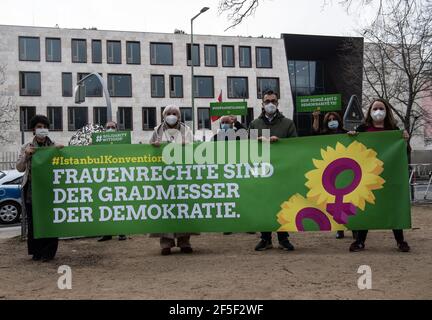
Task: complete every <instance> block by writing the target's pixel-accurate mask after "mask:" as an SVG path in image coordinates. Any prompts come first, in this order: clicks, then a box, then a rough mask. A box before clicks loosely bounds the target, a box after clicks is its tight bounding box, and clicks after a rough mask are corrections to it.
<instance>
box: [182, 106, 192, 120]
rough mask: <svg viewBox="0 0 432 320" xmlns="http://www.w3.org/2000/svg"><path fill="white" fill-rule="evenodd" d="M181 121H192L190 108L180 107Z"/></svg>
mask: <svg viewBox="0 0 432 320" xmlns="http://www.w3.org/2000/svg"><path fill="white" fill-rule="evenodd" d="M180 113H181V118H182V122H184V123H186V122H191V121H192V108H180Z"/></svg>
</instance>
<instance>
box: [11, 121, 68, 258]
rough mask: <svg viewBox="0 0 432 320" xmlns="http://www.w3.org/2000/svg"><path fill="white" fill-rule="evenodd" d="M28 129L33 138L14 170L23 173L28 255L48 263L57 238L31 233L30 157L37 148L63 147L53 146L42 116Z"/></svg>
mask: <svg viewBox="0 0 432 320" xmlns="http://www.w3.org/2000/svg"><path fill="white" fill-rule="evenodd" d="M30 128H31V129H32V130H33V135H34V138H33V140H32V141H31V142H29V143H27V144H25V145H24V146H23V147H22V148H21V152H20V155H19V157H18V161H17V163H16V169H17V170H18V171H19V172H24V177H23V182H22V199H23V203H24V206H25V211H26V217H27V248H28V254H29V255H32V259H33V260H34V261H39V260H42V261H43V262H48V261H50V260H53V259H54V257H55V255H56V253H57V248H58V238H43V239H35V238H34V233H33V208H32V175H31V167H32V164H31V162H32V156H33V154H34V153H35V152H36V151H37V149H38V148H42V147H53V146H54V147H57V148H63V145H59V144H55V143H54V141H52V140H51V139H50V138H49V137H48V135H49V130H48V128H49V120H48V118H47V117H45V116H43V115H36V116H34V117H33V118H32V119H31V120H30Z"/></svg>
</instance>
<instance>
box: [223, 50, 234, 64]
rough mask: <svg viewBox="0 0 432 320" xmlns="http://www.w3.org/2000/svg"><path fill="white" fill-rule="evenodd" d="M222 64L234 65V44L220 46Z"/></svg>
mask: <svg viewBox="0 0 432 320" xmlns="http://www.w3.org/2000/svg"><path fill="white" fill-rule="evenodd" d="M222 66H223V67H235V63H234V46H222Z"/></svg>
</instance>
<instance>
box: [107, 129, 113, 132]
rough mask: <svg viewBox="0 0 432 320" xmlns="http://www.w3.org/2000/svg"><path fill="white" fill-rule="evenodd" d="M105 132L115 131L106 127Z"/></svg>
mask: <svg viewBox="0 0 432 320" xmlns="http://www.w3.org/2000/svg"><path fill="white" fill-rule="evenodd" d="M106 132H115V129H107V130H106Z"/></svg>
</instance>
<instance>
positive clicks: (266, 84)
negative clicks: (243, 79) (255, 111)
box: [257, 78, 280, 99]
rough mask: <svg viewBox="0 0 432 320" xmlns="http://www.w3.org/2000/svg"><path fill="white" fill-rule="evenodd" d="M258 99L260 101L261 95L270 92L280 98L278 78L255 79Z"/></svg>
mask: <svg viewBox="0 0 432 320" xmlns="http://www.w3.org/2000/svg"><path fill="white" fill-rule="evenodd" d="M257 89H258V99H262V97H263V93H265V92H267V91H269V90H271V91H274V92H275V93H276V94H277V95H278V97H279V98H280V89H279V78H257Z"/></svg>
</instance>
